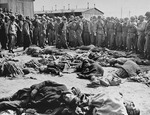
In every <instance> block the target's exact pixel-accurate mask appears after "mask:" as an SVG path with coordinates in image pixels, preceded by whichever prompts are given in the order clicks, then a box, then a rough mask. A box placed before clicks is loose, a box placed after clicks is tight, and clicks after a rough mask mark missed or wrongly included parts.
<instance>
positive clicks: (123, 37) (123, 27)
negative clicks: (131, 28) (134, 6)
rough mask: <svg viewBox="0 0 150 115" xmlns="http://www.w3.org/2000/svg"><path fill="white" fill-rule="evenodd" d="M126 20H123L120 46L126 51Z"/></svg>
mask: <svg viewBox="0 0 150 115" xmlns="http://www.w3.org/2000/svg"><path fill="white" fill-rule="evenodd" d="M127 22H128V18H125V19H124V21H123V25H122V42H123V43H122V46H123V50H124V51H125V50H126V47H127V45H126V44H127V33H128V26H127Z"/></svg>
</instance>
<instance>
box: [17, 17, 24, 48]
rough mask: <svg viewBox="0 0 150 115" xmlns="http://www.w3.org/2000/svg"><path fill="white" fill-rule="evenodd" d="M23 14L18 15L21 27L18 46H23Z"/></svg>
mask: <svg viewBox="0 0 150 115" xmlns="http://www.w3.org/2000/svg"><path fill="white" fill-rule="evenodd" d="M23 20H24V17H23V15H21V14H20V15H19V16H18V26H19V28H20V32H19V34H18V35H19V36H18V46H23Z"/></svg>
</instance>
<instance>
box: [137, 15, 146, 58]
mask: <svg viewBox="0 0 150 115" xmlns="http://www.w3.org/2000/svg"><path fill="white" fill-rule="evenodd" d="M138 19H139V23H138V25H137V33H138V42H137V47H138V53H139V54H140V55H141V56H144V44H145V33H144V30H145V26H146V22H144V16H142V15H140V16H139V18H138Z"/></svg>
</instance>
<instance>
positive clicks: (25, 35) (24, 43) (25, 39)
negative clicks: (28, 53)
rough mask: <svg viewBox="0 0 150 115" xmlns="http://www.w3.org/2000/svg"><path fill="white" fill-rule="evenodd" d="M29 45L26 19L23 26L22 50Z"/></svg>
mask: <svg viewBox="0 0 150 115" xmlns="http://www.w3.org/2000/svg"><path fill="white" fill-rule="evenodd" d="M30 45H31V37H30V22H29V19H28V17H26V20H24V24H23V49H24V50H25V49H26V48H27V47H29V46H30Z"/></svg>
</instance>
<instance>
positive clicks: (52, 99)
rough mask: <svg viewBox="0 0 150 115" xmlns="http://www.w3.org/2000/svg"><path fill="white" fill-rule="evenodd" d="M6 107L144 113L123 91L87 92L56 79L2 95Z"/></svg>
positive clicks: (55, 114) (65, 113)
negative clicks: (124, 97)
mask: <svg viewBox="0 0 150 115" xmlns="http://www.w3.org/2000/svg"><path fill="white" fill-rule="evenodd" d="M5 110H12V111H15V112H16V114H17V115H21V114H34V115H38V113H42V114H43V113H44V114H47V115H92V114H93V115H97V114H102V115H110V114H114V115H140V110H139V109H137V107H136V106H135V105H134V103H133V102H130V101H125V100H124V99H123V96H122V94H116V95H114V96H112V94H108V93H103V92H100V93H98V94H85V93H82V92H81V91H80V89H79V88H75V87H72V88H71V90H70V91H69V90H68V89H67V87H66V86H65V85H64V84H59V83H56V82H53V81H44V82H41V83H39V84H34V85H32V86H31V87H29V88H24V89H20V90H19V91H17V92H16V93H15V94H13V95H12V96H10V97H7V98H6V97H5V98H1V99H0V111H1V112H4V111H5Z"/></svg>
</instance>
